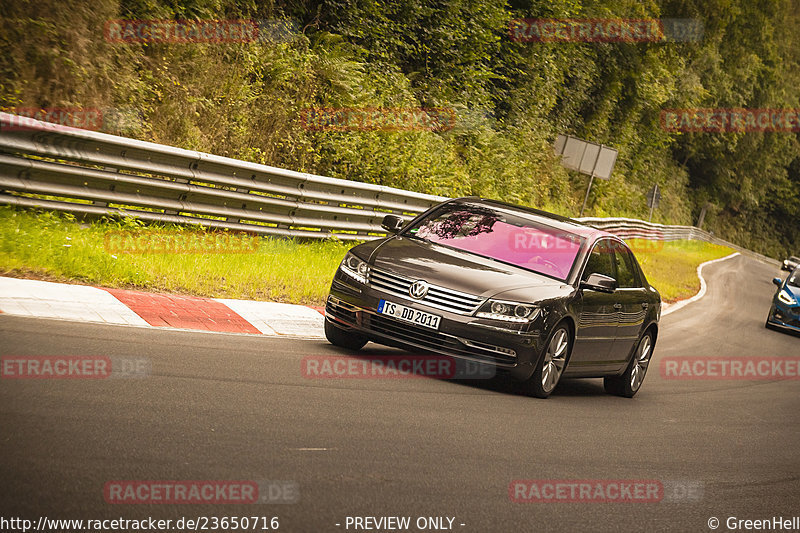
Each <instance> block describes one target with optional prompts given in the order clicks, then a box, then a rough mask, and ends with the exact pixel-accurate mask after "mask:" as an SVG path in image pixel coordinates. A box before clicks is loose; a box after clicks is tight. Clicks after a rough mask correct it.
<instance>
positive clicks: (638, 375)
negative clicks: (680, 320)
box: [603, 331, 653, 398]
mask: <svg viewBox="0 0 800 533" xmlns="http://www.w3.org/2000/svg"><path fill="white" fill-rule="evenodd" d="M651 357H653V333H652V332H651V331H648V332H647V333H645V334H644V335H643V336H642V338H641V339H639V344H637V345H636V351H635V352H634V355H633V357H632V358H631V362H630V363H629V364H628V368H627V369H625V372H624V373H623V374H622V375H621V376H612V377H606V378H604V379H603V386H604V387H605V389H606V392H607V393H609V394H614V395H616V396H623V397H625V398H633V397H634V396H635V395H636V393H637V392H639V388H641V386H642V383H643V382H644V377H645V375H646V374H647V367H648V366H650V358H651Z"/></svg>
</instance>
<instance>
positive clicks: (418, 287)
mask: <svg viewBox="0 0 800 533" xmlns="http://www.w3.org/2000/svg"><path fill="white" fill-rule="evenodd" d="M408 294H409V296H411V297H412V298H415V299H417V300H419V299H420V298H424V297H425V295H426V294H428V284H427V283H425V282H424V281H422V280H417V281H415V282H414V283H412V284H411V286H410V287H409V288H408Z"/></svg>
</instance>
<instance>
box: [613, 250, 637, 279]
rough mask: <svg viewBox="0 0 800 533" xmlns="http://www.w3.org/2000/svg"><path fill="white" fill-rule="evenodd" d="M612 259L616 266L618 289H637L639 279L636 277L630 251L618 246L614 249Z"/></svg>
mask: <svg viewBox="0 0 800 533" xmlns="http://www.w3.org/2000/svg"><path fill="white" fill-rule="evenodd" d="M614 248H615V250H614V257H615V258H616V264H617V276H619V277H618V278H617V283H619V286H620V287H639V286H641V284H640V283H639V277H638V276H637V275H636V267H635V266H634V265H633V257H632V256H631V252H630V250H628V249H627V248H626V247H625V246H622V245H621V244H618V243H617V245H616V246H615V247H614Z"/></svg>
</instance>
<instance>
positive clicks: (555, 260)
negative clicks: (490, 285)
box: [405, 204, 584, 281]
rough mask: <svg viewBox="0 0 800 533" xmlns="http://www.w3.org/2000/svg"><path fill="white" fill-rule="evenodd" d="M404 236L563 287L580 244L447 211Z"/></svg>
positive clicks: (503, 219)
mask: <svg viewBox="0 0 800 533" xmlns="http://www.w3.org/2000/svg"><path fill="white" fill-rule="evenodd" d="M405 235H407V236H409V237H413V238H417V239H422V240H426V241H429V242H434V243H437V244H443V245H446V246H450V247H452V248H456V249H458V250H463V251H465V252H470V253H474V254H476V255H480V256H482V257H488V258H491V259H494V260H497V261H502V262H503V263H508V264H511V265H514V266H518V267H521V268H524V269H527V270H532V271H534V272H538V273H540V274H545V275H547V276H550V277H553V278H556V279H559V280H561V281H565V280H566V279H567V277H568V276H569V273H570V271H571V270H572V267H573V265H574V263H575V258H576V257H577V255H578V251H579V250H580V247H581V245H582V244H583V241H584V238H583V237H581V236H579V235H576V234H574V233H568V232H565V231H563V230H559V229H556V228H553V227H550V226H547V225H544V224H539V223H537V222H534V221H532V220H529V219H527V218H524V217H522V216H519V215H515V214H513V213H507V212H502V211H498V210H495V209H489V208H486V207H483V206H478V205H463V204H458V205H448V206H445V208H444V209H442V210H440V211H436V212H434V213H432V214H431V216H430V217H427V218H425V219H422V220H421V221H419V222H418V223H417V224H415V225H414V226H412V227H411V228H409V230H408V231H407V232H406V233H405Z"/></svg>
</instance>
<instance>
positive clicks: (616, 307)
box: [614, 304, 622, 309]
mask: <svg viewBox="0 0 800 533" xmlns="http://www.w3.org/2000/svg"><path fill="white" fill-rule="evenodd" d="M614 309H622V304H614Z"/></svg>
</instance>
